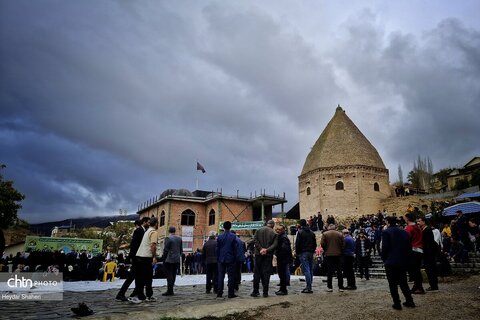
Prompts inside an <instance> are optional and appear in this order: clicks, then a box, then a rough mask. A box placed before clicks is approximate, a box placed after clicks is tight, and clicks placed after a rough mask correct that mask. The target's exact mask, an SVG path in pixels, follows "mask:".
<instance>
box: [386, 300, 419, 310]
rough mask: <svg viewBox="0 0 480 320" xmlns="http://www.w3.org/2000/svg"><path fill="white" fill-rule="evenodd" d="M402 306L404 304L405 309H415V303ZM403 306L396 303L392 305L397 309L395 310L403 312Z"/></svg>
mask: <svg viewBox="0 0 480 320" xmlns="http://www.w3.org/2000/svg"><path fill="white" fill-rule="evenodd" d="M402 304H403V306H404V307H407V308H415V302H413V301H410V302H404V303H402ZM402 304H400V303H394V304H392V308H393V309H395V310H402Z"/></svg>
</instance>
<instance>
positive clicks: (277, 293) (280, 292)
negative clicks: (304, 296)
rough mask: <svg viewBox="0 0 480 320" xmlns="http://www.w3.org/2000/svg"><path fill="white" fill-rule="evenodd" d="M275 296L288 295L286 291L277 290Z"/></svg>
mask: <svg viewBox="0 0 480 320" xmlns="http://www.w3.org/2000/svg"><path fill="white" fill-rule="evenodd" d="M275 294H276V295H277V296H286V295H288V291H282V290H278V291H277V292H275Z"/></svg>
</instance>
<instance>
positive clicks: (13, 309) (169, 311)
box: [0, 277, 387, 320]
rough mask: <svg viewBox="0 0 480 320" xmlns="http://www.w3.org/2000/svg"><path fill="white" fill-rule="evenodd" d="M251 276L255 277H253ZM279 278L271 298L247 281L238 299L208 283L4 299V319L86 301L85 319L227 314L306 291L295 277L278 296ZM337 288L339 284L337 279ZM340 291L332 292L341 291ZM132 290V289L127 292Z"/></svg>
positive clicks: (376, 282) (56, 311) (321, 290)
mask: <svg viewBox="0 0 480 320" xmlns="http://www.w3.org/2000/svg"><path fill="white" fill-rule="evenodd" d="M250 278H251V277H250ZM324 280H325V277H314V286H313V291H314V294H319V295H322V294H327V293H326V290H325V289H326V284H325V283H324ZM277 284H278V281H271V283H270V297H268V298H263V297H260V298H252V297H250V293H251V292H252V285H253V283H252V281H251V280H248V281H243V282H242V284H241V285H240V290H239V291H238V293H237V294H238V295H239V297H238V298H234V299H228V298H216V295H215V294H213V293H211V294H206V293H205V285H190V286H181V287H175V295H174V296H170V297H163V296H162V295H161V294H162V293H163V292H165V287H161V288H153V290H154V295H153V296H154V297H155V298H156V299H157V301H155V302H150V303H146V302H144V303H141V304H131V303H129V302H120V301H117V300H115V296H116V294H117V292H118V289H110V290H104V291H88V292H69V291H66V292H65V293H64V298H63V301H16V302H15V301H0V310H1V311H0V319H11V320H13V319H72V318H73V319H75V318H79V319H80V317H76V316H75V315H74V314H73V312H72V311H71V310H70V308H71V307H76V306H77V305H78V303H80V302H85V303H86V304H87V305H88V306H89V307H90V308H91V309H92V310H93V311H94V312H95V313H94V314H93V315H92V316H89V317H82V319H136V318H141V319H142V320H143V319H157V320H158V319H162V317H179V318H182V317H184V318H185V317H192V318H193V317H203V316H224V315H226V314H231V313H234V312H242V311H245V310H248V309H254V308H257V307H261V306H264V305H267V304H268V305H272V304H277V303H282V302H285V301H292V300H297V299H298V298H301V296H304V295H305V294H302V293H300V292H301V290H302V289H303V288H304V287H305V282H303V281H300V280H299V279H292V281H291V285H292V286H291V287H289V295H288V296H276V295H275V291H277V290H278V286H277ZM357 287H358V290H357V291H345V292H344V293H341V294H342V295H345V294H349V295H350V294H352V295H353V294H359V292H361V291H364V290H368V289H373V288H381V290H387V283H386V280H382V279H371V280H369V281H361V280H360V279H357ZM334 288H336V283H335V279H334ZM334 290H335V291H336V292H334V293H330V294H340V293H338V292H337V290H336V289H334ZM129 293H130V290H129V291H128V292H127V294H129Z"/></svg>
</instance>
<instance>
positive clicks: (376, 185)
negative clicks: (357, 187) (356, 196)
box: [373, 182, 380, 191]
mask: <svg viewBox="0 0 480 320" xmlns="http://www.w3.org/2000/svg"><path fill="white" fill-rule="evenodd" d="M373 191H380V185H379V184H378V183H376V182H375V183H374V184H373Z"/></svg>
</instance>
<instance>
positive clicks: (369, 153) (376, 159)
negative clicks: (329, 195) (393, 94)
mask: <svg viewBox="0 0 480 320" xmlns="http://www.w3.org/2000/svg"><path fill="white" fill-rule="evenodd" d="M350 165H362V166H369V167H375V168H381V169H386V168H385V165H384V163H383V161H382V158H380V155H379V154H378V152H377V149H375V147H374V146H373V145H372V144H371V143H370V141H368V139H367V138H365V136H364V135H363V134H362V133H361V132H360V130H359V129H358V128H357V126H356V125H355V124H354V123H353V122H352V120H350V118H349V117H348V116H347V115H346V114H345V111H344V110H343V109H342V108H341V107H340V106H338V107H337V110H336V112H335V115H334V116H333V118H332V120H330V122H329V123H328V125H327V127H326V128H325V130H323V132H322V134H321V135H320V137H319V138H318V140H317V142H316V143H315V145H314V146H313V148H312V150H311V151H310V153H309V154H308V156H307V159H306V160H305V164H304V165H303V170H302V175H303V174H306V173H308V172H310V171H312V170H315V169H318V168H329V167H336V166H350Z"/></svg>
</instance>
